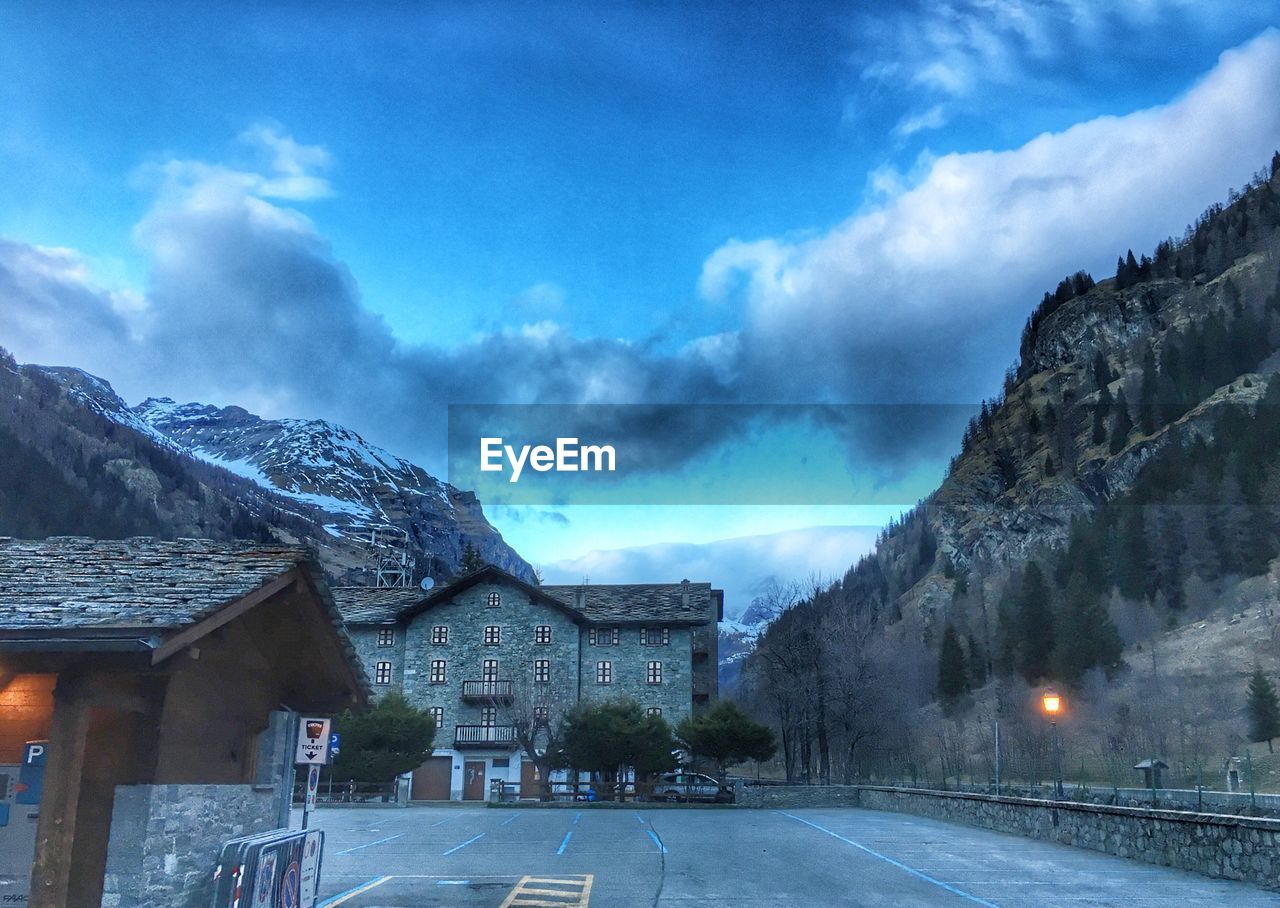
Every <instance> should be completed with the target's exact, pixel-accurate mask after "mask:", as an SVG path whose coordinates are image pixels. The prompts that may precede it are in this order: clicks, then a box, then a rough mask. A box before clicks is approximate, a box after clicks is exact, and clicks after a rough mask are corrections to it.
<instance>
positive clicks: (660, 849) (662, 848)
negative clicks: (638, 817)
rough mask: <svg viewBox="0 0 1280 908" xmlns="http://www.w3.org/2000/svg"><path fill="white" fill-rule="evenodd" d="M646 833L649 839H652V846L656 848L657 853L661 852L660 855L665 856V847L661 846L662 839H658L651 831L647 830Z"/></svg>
mask: <svg viewBox="0 0 1280 908" xmlns="http://www.w3.org/2000/svg"><path fill="white" fill-rule="evenodd" d="M646 831H647V832H648V833H649V838H651V839H653V844H655V845H657V846H658V851H659V852H661V853H662V854H666V853H667V846H666V845H663V844H662V839H660V838H658V834H657V833H656V832H654V831H653V830H652V829H649V830H646Z"/></svg>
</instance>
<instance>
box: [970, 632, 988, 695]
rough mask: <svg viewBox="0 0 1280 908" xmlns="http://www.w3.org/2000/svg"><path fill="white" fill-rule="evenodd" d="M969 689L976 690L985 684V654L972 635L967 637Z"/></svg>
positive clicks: (986, 669) (986, 668)
mask: <svg viewBox="0 0 1280 908" xmlns="http://www.w3.org/2000/svg"><path fill="white" fill-rule="evenodd" d="M968 643H969V659H968V663H969V688H970V689H971V690H977V689H978V688H980V687H982V685H984V684H986V683H987V671H988V667H987V654H986V652H985V651H984V650H983V649H982V644H980V643H979V642H978V638H977V637H975V636H974V635H973V634H970V635H969V640H968Z"/></svg>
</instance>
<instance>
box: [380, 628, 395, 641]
mask: <svg viewBox="0 0 1280 908" xmlns="http://www.w3.org/2000/svg"><path fill="white" fill-rule="evenodd" d="M395 644H396V631H395V628H391V627H387V628H381V629H379V631H378V646H395Z"/></svg>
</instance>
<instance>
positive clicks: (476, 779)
mask: <svg viewBox="0 0 1280 908" xmlns="http://www.w3.org/2000/svg"><path fill="white" fill-rule="evenodd" d="M462 800H464V801H483V800H484V761H483V760H478V761H471V760H468V761H467V762H466V763H464V764H462Z"/></svg>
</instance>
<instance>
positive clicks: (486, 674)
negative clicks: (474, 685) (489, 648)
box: [480, 659, 498, 681]
mask: <svg viewBox="0 0 1280 908" xmlns="http://www.w3.org/2000/svg"><path fill="white" fill-rule="evenodd" d="M480 672H481V675H480V677H481V678H482V679H483V680H485V681H497V680H498V660H497V659H485V660H484V665H483V667H482V668H481V669H480Z"/></svg>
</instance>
